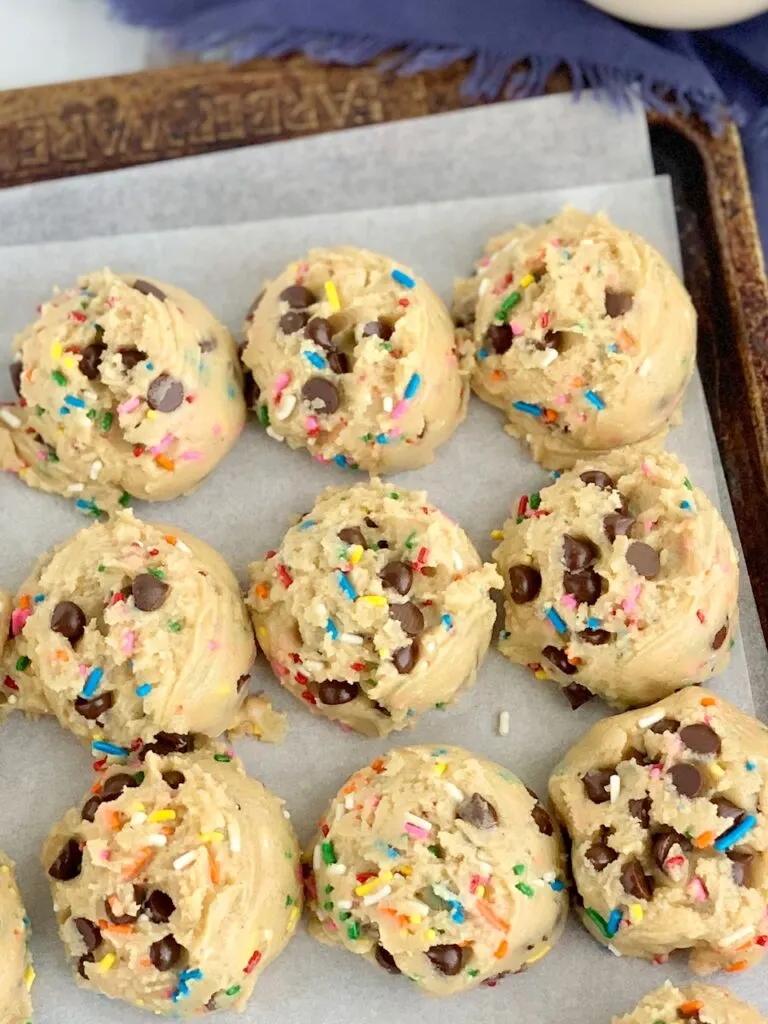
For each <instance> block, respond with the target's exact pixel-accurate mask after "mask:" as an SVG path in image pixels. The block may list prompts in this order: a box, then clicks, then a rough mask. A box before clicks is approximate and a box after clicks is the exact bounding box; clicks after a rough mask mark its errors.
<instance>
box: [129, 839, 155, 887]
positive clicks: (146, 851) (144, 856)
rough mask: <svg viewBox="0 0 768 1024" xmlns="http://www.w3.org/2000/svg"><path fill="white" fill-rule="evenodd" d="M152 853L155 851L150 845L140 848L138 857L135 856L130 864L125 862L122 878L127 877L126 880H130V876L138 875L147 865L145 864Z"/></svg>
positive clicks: (149, 859)
mask: <svg viewBox="0 0 768 1024" xmlns="http://www.w3.org/2000/svg"><path fill="white" fill-rule="evenodd" d="M154 855H155V852H154V850H153V849H152V847H151V846H145V847H144V848H143V849H142V850H140V852H139V855H138V857H136V859H135V860H133V861H132V862H131V863H130V864H126V866H125V867H124V868H123V872H122V875H123V878H126V879H128V881H130V880H131V879H132V878H136V877H137V876H138V875H140V874H141V872H142V870H143V869H144V868H145V867H146V866H147V864H149V862H150V861H151V860H152V858H153V857H154Z"/></svg>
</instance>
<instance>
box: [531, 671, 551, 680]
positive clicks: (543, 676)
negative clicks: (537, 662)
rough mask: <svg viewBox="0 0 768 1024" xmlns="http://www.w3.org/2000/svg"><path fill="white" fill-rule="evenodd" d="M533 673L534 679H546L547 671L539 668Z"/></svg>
mask: <svg viewBox="0 0 768 1024" xmlns="http://www.w3.org/2000/svg"><path fill="white" fill-rule="evenodd" d="M533 674H534V676H535V677H536V679H547V678H548V676H547V673H546V672H542V670H541V669H539V670H538V672H534V673H533Z"/></svg>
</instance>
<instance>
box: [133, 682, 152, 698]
mask: <svg viewBox="0 0 768 1024" xmlns="http://www.w3.org/2000/svg"><path fill="white" fill-rule="evenodd" d="M151 692H152V684H151V683H142V684H141V686H137V687H136V696H137V697H146V696H148V694H150V693H151Z"/></svg>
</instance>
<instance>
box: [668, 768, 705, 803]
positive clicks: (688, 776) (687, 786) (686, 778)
mask: <svg viewBox="0 0 768 1024" xmlns="http://www.w3.org/2000/svg"><path fill="white" fill-rule="evenodd" d="M669 776H670V779H671V780H672V785H673V786H674V787H675V789H676V790H677V791H678V793H680V795H681V796H687V797H695V796H698V795H699V793H701V791H702V789H703V788H704V776H703V775H702V774H701V772H700V771H699V769H698V768H697V767H696V765H695V764H690V763H689V762H688V761H683V762H682V763H681V764H675V765H673V766H672V767H671V768H670V769H669Z"/></svg>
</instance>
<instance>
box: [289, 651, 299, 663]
mask: <svg viewBox="0 0 768 1024" xmlns="http://www.w3.org/2000/svg"><path fill="white" fill-rule="evenodd" d="M291 661H292V662H293V663H294V665H300V664H301V655H300V654H299V652H298V651H291Z"/></svg>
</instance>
